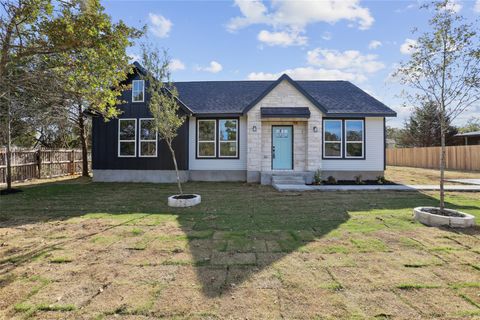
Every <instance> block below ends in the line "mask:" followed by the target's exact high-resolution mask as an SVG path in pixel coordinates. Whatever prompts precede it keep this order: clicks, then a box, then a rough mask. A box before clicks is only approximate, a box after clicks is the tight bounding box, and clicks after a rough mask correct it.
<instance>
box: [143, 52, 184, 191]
mask: <svg viewBox="0 0 480 320" xmlns="http://www.w3.org/2000/svg"><path fill="white" fill-rule="evenodd" d="M142 62H143V66H144V67H145V69H146V72H145V76H144V79H145V85H146V86H147V93H148V95H149V96H150V102H149V105H148V107H149V109H150V112H151V113H152V115H153V118H154V119H155V126H156V129H157V131H158V135H159V136H160V139H162V140H164V141H165V142H166V144H167V146H168V148H169V150H170V153H171V155H172V160H173V165H174V166H175V173H176V175H177V185H178V190H179V192H180V194H183V190H182V184H181V182H180V175H179V173H178V165H177V159H176V156H175V150H174V149H173V141H174V139H175V137H176V136H177V135H178V129H179V128H180V127H181V126H182V125H183V123H184V122H185V117H184V116H181V115H180V114H179V109H180V105H179V104H178V92H177V90H176V88H175V87H174V85H173V83H172V82H171V81H170V70H169V65H170V59H169V57H168V54H167V52H166V51H163V52H162V53H160V52H159V51H158V50H156V49H153V48H151V47H149V46H147V45H142Z"/></svg>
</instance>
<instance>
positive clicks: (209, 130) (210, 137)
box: [197, 119, 217, 158]
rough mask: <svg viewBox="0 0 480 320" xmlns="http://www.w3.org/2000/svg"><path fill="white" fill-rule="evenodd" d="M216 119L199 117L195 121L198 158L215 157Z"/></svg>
mask: <svg viewBox="0 0 480 320" xmlns="http://www.w3.org/2000/svg"><path fill="white" fill-rule="evenodd" d="M216 131H217V121H216V120H213V119H208V120H206V119H205V120H204V119H201V120H200V119H199V120H198V121H197V156H198V157H199V158H215V157H216V155H217V143H216Z"/></svg>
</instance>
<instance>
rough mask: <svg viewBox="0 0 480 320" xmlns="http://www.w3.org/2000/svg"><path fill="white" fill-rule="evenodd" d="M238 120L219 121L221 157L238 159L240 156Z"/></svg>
mask: <svg viewBox="0 0 480 320" xmlns="http://www.w3.org/2000/svg"><path fill="white" fill-rule="evenodd" d="M237 132H238V120H237V119H220V120H218V136H219V143H220V146H219V149H220V152H219V157H220V158H236V157H237V156H238V137H237Z"/></svg>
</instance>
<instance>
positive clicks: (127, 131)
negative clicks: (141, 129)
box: [118, 119, 137, 157]
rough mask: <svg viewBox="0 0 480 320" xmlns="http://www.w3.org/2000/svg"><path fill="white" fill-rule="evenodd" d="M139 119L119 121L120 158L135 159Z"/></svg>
mask: <svg viewBox="0 0 480 320" xmlns="http://www.w3.org/2000/svg"><path fill="white" fill-rule="evenodd" d="M136 135H137V119H118V156H119V157H135V156H136V155H137V153H136V151H137V145H136V141H137V140H136Z"/></svg>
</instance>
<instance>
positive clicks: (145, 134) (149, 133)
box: [140, 119, 158, 157]
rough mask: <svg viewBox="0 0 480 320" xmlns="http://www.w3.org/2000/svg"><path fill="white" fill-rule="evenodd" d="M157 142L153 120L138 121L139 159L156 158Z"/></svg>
mask: <svg viewBox="0 0 480 320" xmlns="http://www.w3.org/2000/svg"><path fill="white" fill-rule="evenodd" d="M157 141H158V139H157V128H155V120H154V119H140V157H156V156H157Z"/></svg>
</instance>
